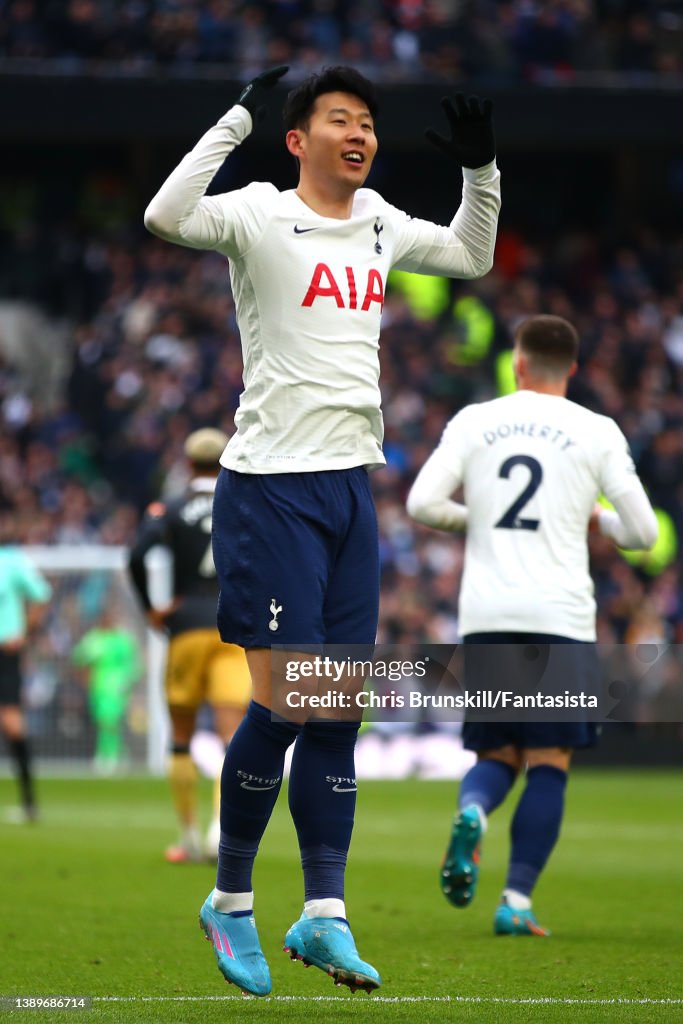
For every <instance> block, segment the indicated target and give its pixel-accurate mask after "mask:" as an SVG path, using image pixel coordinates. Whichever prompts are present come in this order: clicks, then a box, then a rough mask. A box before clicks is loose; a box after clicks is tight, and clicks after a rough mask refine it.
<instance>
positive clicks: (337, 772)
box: [145, 67, 500, 995]
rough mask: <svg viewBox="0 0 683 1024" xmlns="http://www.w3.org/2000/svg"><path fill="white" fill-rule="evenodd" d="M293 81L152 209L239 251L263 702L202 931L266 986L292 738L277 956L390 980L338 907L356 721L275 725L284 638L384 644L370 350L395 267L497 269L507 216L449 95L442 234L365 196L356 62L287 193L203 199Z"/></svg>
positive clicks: (244, 561) (230, 501) (221, 555)
mask: <svg viewBox="0 0 683 1024" xmlns="http://www.w3.org/2000/svg"><path fill="white" fill-rule="evenodd" d="M286 71H287V68H285V67H280V68H275V69H273V70H270V71H266V72H264V73H263V74H261V75H259V76H258V77H257V78H256V79H254V81H252V82H251V83H249V85H248V86H247V87H246V88H245V89H244V91H243V92H242V94H241V95H240V97H239V99H238V101H237V103H236V104H235V105H234V106H232V107H231V108H230V110H228V112H227V113H226V114H225V115H224V116H223V117H222V118H221V119H220V120H219V121H218V123H217V124H216V125H215V126H214V127H213V128H211V129H209V131H208V132H207V133H206V134H205V135H204V136H203V137H202V138H201V139H200V140H199V142H198V143H197V145H196V146H195V148H194V149H193V150H192V151H191V152H190V153H189V154H188V155H187V156H186V157H185V158H184V159H183V160H182V162H181V163H180V164H179V166H178V167H177V168H176V169H175V170H174V171H173V172H172V174H171V175H170V177H169V178H168V179H167V181H166V182H165V183H164V184H163V185H162V187H161V189H160V190H159V192H158V193H157V195H156V196H155V197H154V199H152V201H151V203H150V204H149V207H148V208H147V211H146V213H145V224H146V225H147V227H148V228H149V229H150V230H151V231H152V232H153V233H154V234H156V235H159V237H161V238H164V239H167V240H168V241H170V242H175V243H177V244H180V245H187V246H191V247H193V248H196V249H213V250H215V251H217V252H220V253H222V254H223V255H224V256H226V257H227V258H228V259H229V260H230V277H231V283H232V293H233V297H234V300H235V306H236V311H237V320H238V324H239V329H240V334H241V339H242V350H243V356H244V391H243V393H242V395H241V397H240V405H239V410H238V412H237V415H236V418H235V423H236V427H237V429H236V432H235V434H234V435H233V437H232V438H231V439H230V443H229V444H228V446H227V448H226V451H225V453H224V454H223V456H222V458H221V463H222V465H223V467H224V468H223V471H222V473H221V475H220V477H219V481H218V485H217V488H216V503H215V510H214V555H215V559H216V566H217V570H218V575H219V580H220V585H221V597H220V604H219V627H220V630H221V635H222V637H223V639H224V640H226V641H228V642H232V643H237V644H240V645H241V646H243V647H244V648H246V650H247V658H248V661H249V666H250V669H251V675H252V680H253V687H254V699H253V702H252V703H251V705H250V707H249V709H248V712H247V715H246V717H245V720H244V722H243V723H242V725H241V726H240V728H239V730H238V731H237V734H236V735H235V738H234V740H233V742H232V743H231V745H230V747H229V749H228V753H227V756H226V761H225V766H224V769H223V781H222V795H221V844H220V850H219V858H218V874H217V880H216V888H215V890H214V891H213V892H212V893H210V894H209V897H208V898H207V900H206V902H205V903H204V906H203V907H202V909H201V912H200V919H201V921H202V924H203V927H204V929H205V932H206V934H207V937H210V938H211V940H212V941H213V945H214V950H215V953H216V957H217V960H218V966H219V969H220V970H221V972H222V973H223V975H224V976H225V977H226V978H227V979H228V980H229V981H233V982H235V983H236V984H237V985H239V986H240V987H241V988H242V989H243V990H244V991H246V992H251V993H253V994H255V995H267V994H268V992H270V989H271V981H270V972H269V968H268V964H267V962H266V960H265V958H264V957H263V954H262V951H261V948H260V945H259V940H258V935H257V932H256V928H255V923H254V917H253V899H254V897H253V891H252V866H253V862H254V858H255V857H256V853H257V850H258V846H259V842H260V840H261V836H262V835H263V833H264V831H265V829H266V826H267V824H268V821H269V818H270V816H271V813H272V810H273V807H274V805H275V801H276V799H277V795H278V792H279V790H280V786H281V782H282V775H283V766H284V760H285V752H286V750H287V748H288V747H289V746H290V744H292V743H293V742H294V741H296V743H295V748H294V755H293V759H292V767H291V774H290V783H289V806H290V810H291V813H292V817H293V819H294V823H295V825H296V829H297V834H298V840H299V846H300V851H301V862H302V866H303V873H304V889H305V896H304V900H305V902H304V911H303V914H302V916H301V919H300V920H299V921H297V922H296V923H295V924H294V925H292V927H291V928H290V929H289V931H288V933H287V935H286V938H285V946H286V947H287V948H288V949H289V951H290V954H291V956H292V958H298V959H301V960H304V962H306V963H311V964H314V965H315V966H316V967H319V968H321V969H322V970H324V971H326V972H327V973H329V974H330V975H332V977H333V978H334V979H335V981H336V982H337V983H338V984H346V985H349V986H350V987H351V988H354V989H355V988H357V987H362V988H365V989H367V990H368V991H370V990H371V989H373V988H376V987H377V986H378V985H379V984H380V978H379V974H378V972H377V971H376V969H375V968H374V967H373V966H372V965H371V964H369V963H367V962H365V961H363V960H361V959H360V958H359V956H358V953H357V951H356V947H355V943H354V940H353V935H352V933H351V930H350V928H349V925H348V921H347V912H346V907H345V903H344V876H345V868H346V859H347V852H348V848H349V843H350V840H351V833H352V829H353V819H354V811H355V799H356V786H355V770H354V746H355V742H356V737H357V733H358V728H359V725H360V722H359V721H331V720H329V718H330V717H331V716H327V719H326V718H325V717H324V716H322V715H321V716H320V717H316V718H311V719H309V720H307V721H305V722H304V723H303V724H296V723H294V722H292V721H289V720H287V719H285V718H284V717H277V716H274V715H273V714H272V713H271V708H272V703H273V693H274V691H273V689H272V688H271V682H272V680H271V645H273V644H277V645H286V646H287V647H288V649H289V651H291V652H293V653H291V654H290V655H289V657H290V658H292V657H296V656H297V652H302V651H303V650H305V649H306V647H307V646H308V645H320V644H325V643H328V644H373V643H374V641H375V637H376V629H377V616H378V605H379V553H378V542H377V522H376V516H375V509H374V504H373V500H372V495H371V491H370V486H369V481H368V473H367V470H368V468H369V467H370V468H372V467H376V466H380V465H382V464H383V463H384V461H385V460H384V456H383V454H382V440H383V424H382V414H381V410H380V391H379V387H378V377H379V360H378V344H379V330H380V316H381V312H382V306H383V301H384V289H385V283H386V280H387V275H388V273H389V271H390V269H391V268H392V267H398V268H402V269H404V270H410V271H416V272H419V273H424V274H440V275H445V276H448V277H462V278H476V277H481V276H482V275H484V274H486V273H487V272H488V270H489V269H490V267H491V265H492V261H493V249H494V242H495V234H496V226H497V218H498V209H499V205H500V189H499V173H498V169H497V167H496V163H495V145H494V137H493V128H492V120H491V105H490V103H488V102H481V101H479V100H477V99H476V98H470V99H465V97H463V96H458V97H456V98H455V101H454V103H451V101H449V100H446V101H444V110H445V112H446V115H447V118H448V121H449V125H450V133H449V134H450V137H449V138H444V137H442V136H440V135H437V134H436V133H435V132H434V131H430V133H429V138H430V140H431V141H432V142H434V143H435V145H436V146H437V147H439V148H440V149H441V150H442V151H443V152H444V153H445V155H446V156H447V157H448V158H449V159H451V160H452V162H453V165H454V178H455V176H456V175H459V172H460V168H461V167H462V168H463V178H464V186H463V192H462V202H461V205H460V208H459V209H458V211H457V213H456V214H455V217H454V218H453V220H452V221H451V223H450V225H449V226H447V227H440V226H438V225H436V224H433V223H430V222H427V221H423V220H418V219H412V218H411V217H410V216H408V215H407V214H405V213H403V212H402V211H400V210H398V209H396V208H395V207H393V206H391V205H390V204H389V203H388V202H386V200H384V199H383V198H382V197H381V196H380V195H379V194H378V193H377V192H374V191H372V190H370V189H365V188H363V187H362V186H363V185H364V183H365V180H366V178H367V176H368V174H369V172H370V169H371V167H372V163H373V159H374V157H375V154H376V152H377V136H376V134H375V117H376V114H377V101H376V97H375V92H374V88H373V86H372V84H371V83H370V82H369V81H368V80H367V79H366V78H364V77H363V76H362V75H361V74H359V73H358V72H357V71H355V70H354V69H353V68H349V67H336V68H326V69H324V70H323V71H322V72H321V73H320V74H315V75H311V76H310V77H309V78H307V79H306V80H305V81H304V82H302V83H301V84H300V85H299V86H298V87H297V88H296V89H294V90H293V91H292V92H290V94H289V96H288V98H287V103H286V107H285V129H286V136H285V142H286V146H287V149H288V150H289V152H290V153H291V154H292V156H294V157H295V159H296V161H297V163H298V167H299V180H298V185H297V187H296V188H294V189H289V190H287V191H284V192H280V191H278V189H277V188H276V187H275V186H274V185H273V184H270V183H268V182H252V183H251V184H250V185H248V186H247V187H246V188H241V189H237V190H235V191H233V192H229V193H227V194H222V195H213V196H207V195H205V193H206V190H207V188H208V186H209V184H210V182H211V180H212V178H213V177H214V175H215V174H216V171H217V170H218V168H219V167H220V166H221V164H222V163H223V161H224V160H225V158H226V157H227V156H229V155H230V153H231V152H232V151H233V150H234V149H235V148H236V147H237V146H239V145H240V143H242V142H243V141H244V140H245V139H246V137H247V136H248V135H249V134H250V132H251V131H252V128H253V124H254V119H255V117H256V116H257V114H258V111H259V108H260V106H261V105H262V104H263V103H264V101H266V100H267V98H268V96H269V95H271V90H272V88H273V86H274V85H275V84H276V83H277V81H278V80H279V78H280V77H281V76H282V75H283V74H285V72H286ZM275 682H276V683H277V682H278V679H277V678H276V679H275ZM358 717H359V718H360V714H359V715H358ZM340 782H343V784H339V783H340Z"/></svg>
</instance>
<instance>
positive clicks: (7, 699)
mask: <svg viewBox="0 0 683 1024" xmlns="http://www.w3.org/2000/svg"><path fill="white" fill-rule="evenodd" d="M20 693H21V659H20V655H19V652H18V651H1V650H0V707H2V706H7V707H13V706H15V705H17V704H19V703H20Z"/></svg>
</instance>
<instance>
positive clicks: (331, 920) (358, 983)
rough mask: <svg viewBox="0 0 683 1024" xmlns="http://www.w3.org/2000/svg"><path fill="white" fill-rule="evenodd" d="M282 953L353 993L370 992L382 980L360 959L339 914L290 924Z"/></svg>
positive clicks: (302, 917)
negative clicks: (319, 971)
mask: <svg viewBox="0 0 683 1024" xmlns="http://www.w3.org/2000/svg"><path fill="white" fill-rule="evenodd" d="M284 948H285V952H286V953H289V955H290V957H291V958H292V960H303V962H304V965H305V966H306V967H310V966H311V964H312V965H313V966H314V967H319V968H320V970H321V971H325V973H326V974H329V975H330V977H331V978H334V982H335V985H348V986H349V988H350V989H351V991H352V992H355V991H356V989H359V988H362V989H364V990H365V991H366V992H372V991H373V990H374V989H376V988H379V986H380V985H381V984H382V979H381V978H380V976H379V974H378V973H377V971H376V970H375V968H374V967H373V966H372V965H371V964H368V963H366V962H365V961H364V960H361V959H360V957H359V956H358V950H357V949H356V944H355V942H354V941H353V935H352V934H351V929H350V928H349V922H348V921H345V920H344V918H342V917H306V916H305V914H302V916H301V918H300V919H299V920H298V921H296V922H295V924H293V925H292V927H291V928H290V929H289V931H288V932H287V934H286V935H285V947H284Z"/></svg>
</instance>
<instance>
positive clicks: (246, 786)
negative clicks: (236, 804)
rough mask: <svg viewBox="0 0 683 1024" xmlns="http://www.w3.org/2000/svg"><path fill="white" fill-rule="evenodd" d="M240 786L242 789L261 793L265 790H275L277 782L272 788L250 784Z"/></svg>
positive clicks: (243, 783) (245, 783) (242, 783)
mask: <svg viewBox="0 0 683 1024" xmlns="http://www.w3.org/2000/svg"><path fill="white" fill-rule="evenodd" d="M240 786H241V788H242V789H255V790H256V791H257V792H259V793H260V792H261V790H263V789H275V787H276V786H277V782H274V783H273V785H272V786H250V785H249V783H248V782H241V783H240Z"/></svg>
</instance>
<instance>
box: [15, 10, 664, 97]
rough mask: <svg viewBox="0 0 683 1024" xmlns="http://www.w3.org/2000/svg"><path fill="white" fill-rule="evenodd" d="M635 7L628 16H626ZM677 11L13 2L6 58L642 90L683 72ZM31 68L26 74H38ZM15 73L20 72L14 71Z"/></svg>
mask: <svg viewBox="0 0 683 1024" xmlns="http://www.w3.org/2000/svg"><path fill="white" fill-rule="evenodd" d="M624 6H625V7H626V11H624ZM682 53H683V17H682V16H681V10H680V4H678V3H677V2H676V0H662V2H661V3H658V4H653V3H650V2H647V0H633V2H631V3H629V4H628V5H623V4H620V3H610V2H598V0H457V2H455V0H452V2H450V0H347V2H345V3H342V2H340V0H250V2H249V3H245V2H243V0H175V2H173V3H169V2H168V0H121V2H119V3H96V2H95V0H52V2H50V3H45V2H39V0H7V2H6V3H4V4H0V57H2V58H4V60H5V61H7V60H8V59H9V60H10V61H11V60H14V61H19V62H21V63H22V70H26V68H27V66H28V67H30V63H31V62H35V63H36V70H41V68H40V67H39V66H38V61H40V62H41V66H42V67H43V68H44V63H45V61H46V60H51V61H52V62H53V65H52V66H53V70H61V71H64V72H68V73H72V72H79V71H84V72H90V71H92V70H93V69H94V68H95V67H96V66H97V65H99V64H100V63H101V62H105V63H107V64H109V66H110V71H112V72H114V73H118V74H122V75H127V74H131V73H136V74H137V73H141V72H142V73H150V74H153V73H155V71H156V72H160V73H164V74H166V73H168V72H169V71H171V72H172V71H173V70H177V71H178V72H180V73H182V74H183V75H187V73H188V69H193V70H194V72H195V73H196V74H198V75H201V74H207V73H210V74H215V73H216V72H215V71H213V72H212V71H211V69H210V65H215V67H216V70H217V69H219V68H220V73H221V74H227V75H233V76H234V77H239V78H249V77H251V76H252V75H253V74H254V73H255V72H256V71H258V70H260V69H261V68H263V67H264V66H266V65H268V64H277V63H282V62H287V63H289V64H291V65H292V74H293V76H294V77H303V75H304V74H305V73H306V70H307V69H309V68H310V67H311V66H315V65H319V64H322V63H328V64H329V63H334V62H336V61H338V60H339V59H342V60H344V61H345V62H346V63H354V64H356V65H357V66H358V67H359V70H362V69H363V66H365V64H368V66H369V65H370V64H372V70H373V74H374V75H375V77H377V78H380V79H381V78H382V77H384V78H385V79H386V80H387V81H397V80H403V81H415V80H419V79H421V80H425V81H451V82H457V81H459V80H460V79H462V78H467V79H468V80H470V81H471V80H475V81H476V80H477V79H481V80H482V81H485V82H487V83H492V82H493V83H497V84H499V85H504V84H506V83H511V82H514V81H524V82H529V83H532V84H534V85H540V86H543V85H555V84H566V83H572V82H579V81H580V80H581V76H586V75H591V76H592V77H593V79H594V80H596V81H600V80H604V81H609V80H610V76H614V75H615V74H616V75H621V76H622V77H624V79H625V80H626V81H633V82H636V81H642V80H643V78H645V79H647V78H648V77H650V78H653V77H654V76H655V75H664V76H667V77H679V78H680V76H681V75H682V74H683V61H682ZM27 62H28V64H27ZM7 66H8V67H9V65H7Z"/></svg>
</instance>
